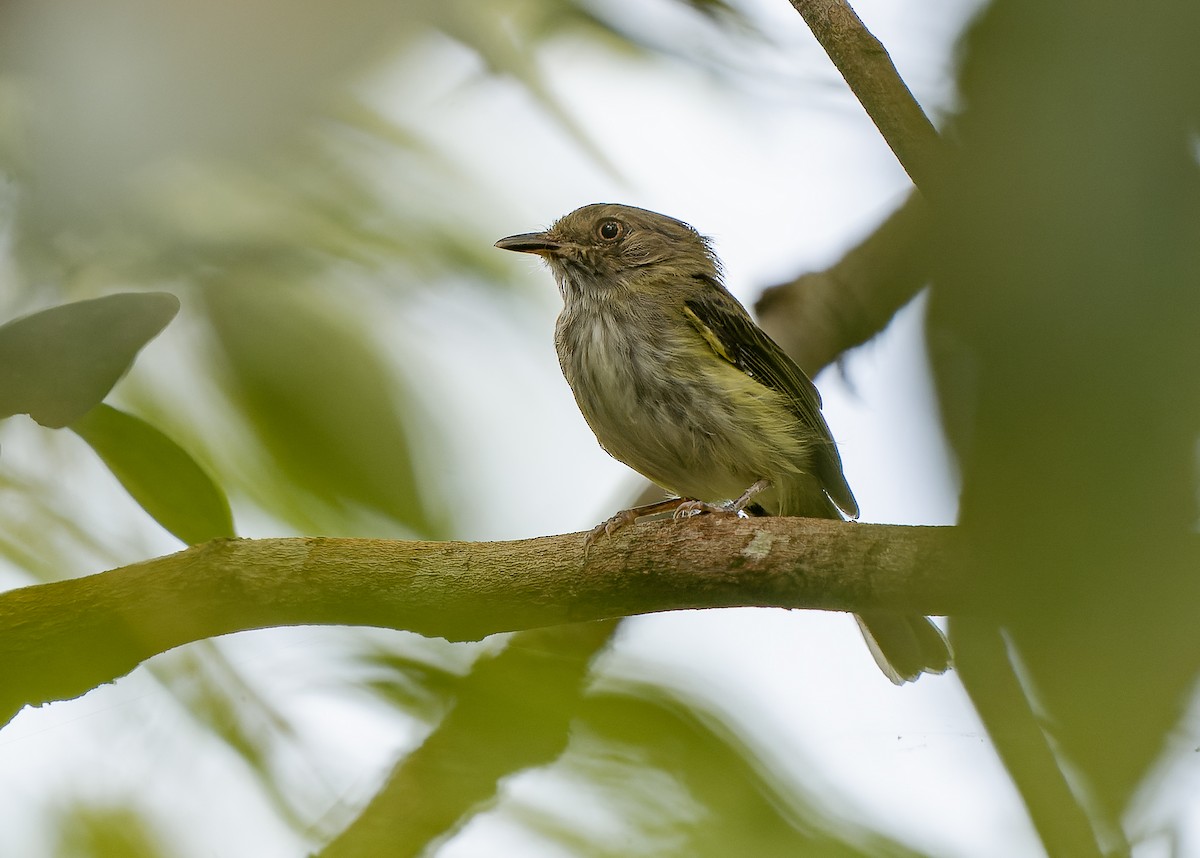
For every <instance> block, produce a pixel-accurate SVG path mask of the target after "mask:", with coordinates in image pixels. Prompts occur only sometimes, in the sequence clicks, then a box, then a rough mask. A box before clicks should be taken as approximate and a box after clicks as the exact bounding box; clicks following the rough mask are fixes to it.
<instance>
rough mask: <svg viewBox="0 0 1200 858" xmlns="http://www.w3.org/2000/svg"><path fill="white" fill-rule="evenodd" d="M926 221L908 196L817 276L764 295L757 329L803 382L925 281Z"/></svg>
mask: <svg viewBox="0 0 1200 858" xmlns="http://www.w3.org/2000/svg"><path fill="white" fill-rule="evenodd" d="M928 235H929V214H928V210H927V206H926V204H925V201H924V199H923V198H922V197H921V196H920V195H919V194H915V193H914V194H913V195H912V196H910V197H909V198H908V200H907V201H906V202H905V204H904V205H903V206H901V207H900V208H899V209H897V210H896V211H895V212H893V213H892V215H891V216H890V217H889V218H888V219H887V220H886V221H884V222H883V224H882V225H880V227H879V228H878V229H877V230H875V232H873V233H872V234H871V235H869V236H868V237H867V238H866V239H864V240H863V241H862V242H861V243H860V244H858V245H857V246H855V247H854V248H852V249H851V250H849V251H848V252H847V253H846V255H845V256H843V257H842V258H841V259H840V260H838V262H837V263H836V264H834V265H833V266H831V267H830V268H827V269H825V270H824V271H815V272H810V273H807V274H802V275H800V276H799V277H797V278H796V279H795V280H792V281H790V282H788V283H781V284H779V285H777V286H772V287H770V288H769V289H767V290H766V291H765V292H763V294H762V297H760V298H759V299H758V302H757V304H756V305H755V311H756V312H757V314H758V321H759V324H760V325H761V326H762V328H763V330H765V331H766V332H767V333H768V334H770V335H771V336H772V337H773V338H774V339H775V341H776V342H778V343H779V344H780V345H781V346H783V348H784V350H785V351H786V352H787V353H788V354H789V355H791V356H792V358H793V359H794V360H795V361H796V363H798V364H799V365H800V367H801V368H802V369H803V370H804V371H805V372H807V373H808V374H809V375H814V376H815V375H816V374H817V373H818V372H819V371H820V370H821V369H823V368H824V367H825V366H827V365H828V364H830V363H832V362H833V361H834V360H836V359H837V357H838V355H840V354H841V353H842V352H844V351H846V350H847V349H851V348H854V347H855V346H858V345H861V344H862V343H865V342H866V341H867V340H869V339H871V337H873V336H875V335H876V334H877V333H879V332H880V331H882V330H883V329H884V328H885V327H887V324H888V322H889V321H891V318H892V316H894V315H895V314H896V311H897V310H899V309H900V308H901V307H903V306H904V305H905V304H907V303H908V302H909V301H910V300H912V298H913V296H914V295H916V294H917V292H919V291H920V290H921V288H922V287H923V286H924V285H925V283H926V281H927V280H928V277H929V253H928Z"/></svg>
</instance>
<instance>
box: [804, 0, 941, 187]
mask: <svg viewBox="0 0 1200 858" xmlns="http://www.w3.org/2000/svg"><path fill="white" fill-rule="evenodd" d="M791 3H792V6H793V7H795V9H796V11H797V12H799V13H800V15H801V17H803V18H804V22H805V23H806V24H808V26H809V29H811V30H812V32H813V35H814V36H816V37H817V41H818V42H820V43H821V47H823V48H824V49H825V53H827V54H829V59H830V60H832V61H833V64H834V66H836V67H837V70H838V71H839V72H841V74H842V77H843V78H845V80H846V83H847V84H849V86H850V90H851V92H853V93H854V95H855V97H856V98H857V99H858V100H859V102H860V103H861V104H862V106H863V107H864V108H865V109H866V111H867V115H868V116H870V117H871V121H872V122H874V123H875V127H876V128H878V129H879V133H880V134H882V135H883V139H884V140H886V141H887V144H888V146H890V147H891V149H892V152H893V153H895V155H896V158H897V159H898V160H899V161H900V164H901V165H902V166H903V167H904V169H905V171H906V172H907V173H908V175H909V177H910V178H911V179H912V180H913V184H915V185H916V186H917V187H918V188H920V189H921V190H922V191H923V192H924V193H925V194H927V195H933V194H935V193H936V187H935V186H936V184H937V182H938V178H937V177H938V175H939V174H940V173H941V172H942V170H943V169H944V167H945V163H944V159H943V155H942V141H941V138H940V137H938V133H937V130H936V129H934V127H933V123H931V122H930V121H929V118H928V117H927V116H926V115H925V113H924V111H922V110H921V106H920V105H919V104H917V100H916V99H915V98H913V95H912V92H910V91H909V89H908V87H907V86H905V84H904V81H903V80H901V78H900V74H899V73H898V72H897V71H896V66H895V65H893V64H892V59H891V57H889V56H888V52H887V51H886V50H885V49H884V47H883V45H882V44H880V42H879V40H878V39H876V38H875V37H874V36H873V35H871V33H870V31H869V30H867V28H866V26H864V25H863V22H862V19H860V18H859V17H858V15H856V14H855V12H854V10H853V9H852V8H851V7H850V4H849V3H847V2H846V1H845V0H791Z"/></svg>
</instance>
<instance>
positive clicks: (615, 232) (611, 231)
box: [596, 220, 625, 241]
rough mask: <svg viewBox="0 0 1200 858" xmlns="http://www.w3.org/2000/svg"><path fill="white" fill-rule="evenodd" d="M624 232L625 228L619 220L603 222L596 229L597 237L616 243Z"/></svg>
mask: <svg viewBox="0 0 1200 858" xmlns="http://www.w3.org/2000/svg"><path fill="white" fill-rule="evenodd" d="M624 231H625V227H624V226H623V225H622V224H621V222H620V221H619V220H606V221H601V223H600V226H599V227H597V229H596V233H597V235H599V236H600V237H601V238H602V239H604V240H605V241H616V240H617V239H618V238H620V237H621V233H623V232H624Z"/></svg>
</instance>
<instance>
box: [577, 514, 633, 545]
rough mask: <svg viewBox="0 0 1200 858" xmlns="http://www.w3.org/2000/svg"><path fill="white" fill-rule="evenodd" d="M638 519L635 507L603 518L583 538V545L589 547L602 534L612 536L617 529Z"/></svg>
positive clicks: (627, 525)
mask: <svg viewBox="0 0 1200 858" xmlns="http://www.w3.org/2000/svg"><path fill="white" fill-rule="evenodd" d="M637 520H638V511H637V510H636V509H623V510H621V511H620V512H619V513H617V514H616V515H614V516H612V517H610V518H607V519H605V520H604V521H602V522H600V523H599V524H597V525H596V526H595V527H593V528H592V530H591V532H590V533H589V534H588V535H587V536H586V537H585V538H584V540H583V547H584V548H585V549H587V548H590V547H591V546H592V543H594V542H595V541H596V540H597V539H599V538H600V537H602V536H612V535H613V534H614V533H616V532H617V531H618V530H622V529H623V528H626V527H629V525H631V524H633V523H634V522H635V521H637Z"/></svg>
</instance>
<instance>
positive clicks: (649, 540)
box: [0, 517, 970, 720]
mask: <svg viewBox="0 0 1200 858" xmlns="http://www.w3.org/2000/svg"><path fill="white" fill-rule="evenodd" d="M953 544H954V543H953V533H952V531H950V530H949V529H947V528H929V527H900V526H892V525H874V524H853V523H846V522H836V521H823V520H816V519H799V518H792V519H789V518H767V519H756V520H753V521H750V520H744V519H743V520H735V519H724V518H716V517H713V518H708V517H705V518H703V519H695V520H690V521H685V522H675V521H666V522H653V523H649V524H644V525H641V526H639V527H634V528H630V529H629V530H627V531H625V532H623V533H621V534H618V535H617V536H614V537H610V538H606V539H604V540H601V541H600V542H598V543H597V544H595V545H593V546H592V548H591V550H590V552H589V554H588V556H587V558H586V563H585V558H584V552H583V537H582V535H581V534H568V535H563V536H549V537H542V538H538V539H527V540H520V541H515V542H495V543H468V542H399V541H389V540H369V539H326V538H293V539H260V540H224V541H216V542H210V543H207V544H205V545H201V546H197V547H194V548H190V549H187V550H186V551H181V552H179V553H178V554H172V555H169V556H167V557H160V558H156V559H154V560H149V561H146V562H144V563H138V564H136V565H133V566H126V567H122V568H120V569H114V570H111V571H109V572H103V573H100V574H97V575H91V576H88V577H85V578H76V579H71V580H67V581H60V582H56V583H52V584H40V585H36V586H32V587H25V588H22V589H19V590H13V591H10V592H8V593H4V594H0V665H3V666H4V667H3V669H4V678H5V681H4V683H3V684H2V685H0V715H2V716H5V717H4V720H7V718H8V717H11V715H12V714H14V713H15V712H16V711H18V710H19V709H20V707H21V706H23V705H26V704H32V705H40V704H42V703H45V702H48V701H52V700H63V699H67V698H71V697H76V696H78V695H80V694H83V693H84V692H86V691H87V690H89V689H91V688H93V687H95V686H97V685H100V684H102V683H104V682H110V681H112V680H114V679H116V678H117V677H120V676H123V675H124V674H126V673H128V672H129V671H130V670H132V669H133V668H134V667H136V666H137V665H138V664H139V663H141V662H142V661H144V660H146V659H147V658H150V657H151V656H153V655H156V654H158V653H161V652H165V651H167V650H169V649H171V648H173V647H176V646H180V645H181V644H185V643H189V642H191V641H197V640H203V639H205V638H210V637H215V636H217V635H223V634H229V633H231V632H237V631H243V630H247V629H257V628H265V627H271V626H285V625H310V624H334V625H369V626H378V627H383V628H394V629H407V630H411V631H415V632H419V633H421V634H424V635H430V636H437V637H444V638H448V639H451V640H475V639H478V638H482V637H485V636H487V635H489V634H493V633H496V632H504V631H513V630H517V629H531V628H539V627H544V626H551V625H559V624H562V623H573V622H579V621H585V620H597V619H605V618H611V617H622V616H629V615H633V614H645V613H652V612H656V611H668V610H678V609H687V608H717V607H731V606H768V607H781V608H817V609H823V610H834V611H858V610H868V609H879V608H883V609H897V610H910V611H914V612H918V613H925V614H945V613H950V612H960V611H963V610H964V609H966V610H969V609H970V597H969V588H968V587H966V586H965V583H966V582H965V579H964V578H963V576H962V574H961V571H960V570H959V569H957V568H955V567H954V565H953V563H952V561H951V557H952V553H953V548H952V546H953Z"/></svg>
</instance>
